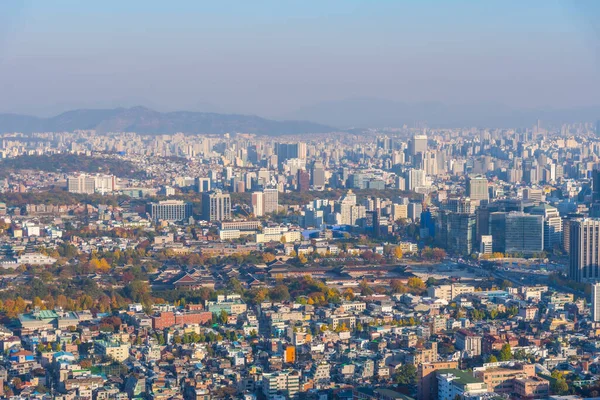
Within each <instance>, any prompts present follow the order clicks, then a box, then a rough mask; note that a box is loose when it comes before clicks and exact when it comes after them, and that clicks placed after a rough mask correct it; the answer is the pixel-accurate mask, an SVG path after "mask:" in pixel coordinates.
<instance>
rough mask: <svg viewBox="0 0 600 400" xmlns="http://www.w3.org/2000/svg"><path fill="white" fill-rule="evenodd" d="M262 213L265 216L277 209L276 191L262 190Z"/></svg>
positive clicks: (277, 196) (277, 195) (277, 192)
mask: <svg viewBox="0 0 600 400" xmlns="http://www.w3.org/2000/svg"><path fill="white" fill-rule="evenodd" d="M263 202H264V203H263V212H264V213H265V214H269V213H274V212H277V210H278V209H279V191H278V190H277V189H265V190H263Z"/></svg>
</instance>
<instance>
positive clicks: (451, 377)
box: [436, 369, 488, 400]
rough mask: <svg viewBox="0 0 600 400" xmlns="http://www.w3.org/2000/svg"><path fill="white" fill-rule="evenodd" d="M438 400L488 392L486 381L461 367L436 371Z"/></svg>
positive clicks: (467, 396) (449, 399)
mask: <svg viewBox="0 0 600 400" xmlns="http://www.w3.org/2000/svg"><path fill="white" fill-rule="evenodd" d="M436 377H437V385H438V397H437V398H438V400H454V399H456V398H460V399H464V398H471V397H473V396H481V395H483V394H485V393H488V388H487V385H486V384H485V382H483V381H482V380H480V379H477V378H475V377H473V375H471V374H469V373H467V372H464V371H461V370H459V369H442V370H438V371H436Z"/></svg>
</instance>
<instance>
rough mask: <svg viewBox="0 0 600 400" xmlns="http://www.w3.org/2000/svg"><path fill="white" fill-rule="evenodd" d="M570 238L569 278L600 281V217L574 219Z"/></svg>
mask: <svg viewBox="0 0 600 400" xmlns="http://www.w3.org/2000/svg"><path fill="white" fill-rule="evenodd" d="M569 238H570V243H569V247H570V249H569V278H570V279H572V280H574V281H577V282H584V283H596V282H598V281H600V270H599V265H600V219H595V218H594V219H592V218H577V219H574V220H572V221H571V225H570V227H569Z"/></svg>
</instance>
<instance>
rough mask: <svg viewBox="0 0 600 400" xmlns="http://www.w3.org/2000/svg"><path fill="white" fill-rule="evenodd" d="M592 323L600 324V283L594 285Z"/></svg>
mask: <svg viewBox="0 0 600 400" xmlns="http://www.w3.org/2000/svg"><path fill="white" fill-rule="evenodd" d="M590 308H591V310H592V321H594V322H600V283H594V284H592V301H591V307H590Z"/></svg>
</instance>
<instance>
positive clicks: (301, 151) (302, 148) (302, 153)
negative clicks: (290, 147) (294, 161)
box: [298, 142, 306, 160]
mask: <svg viewBox="0 0 600 400" xmlns="http://www.w3.org/2000/svg"><path fill="white" fill-rule="evenodd" d="M298 158H299V159H301V160H306V143H304V142H298Z"/></svg>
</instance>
